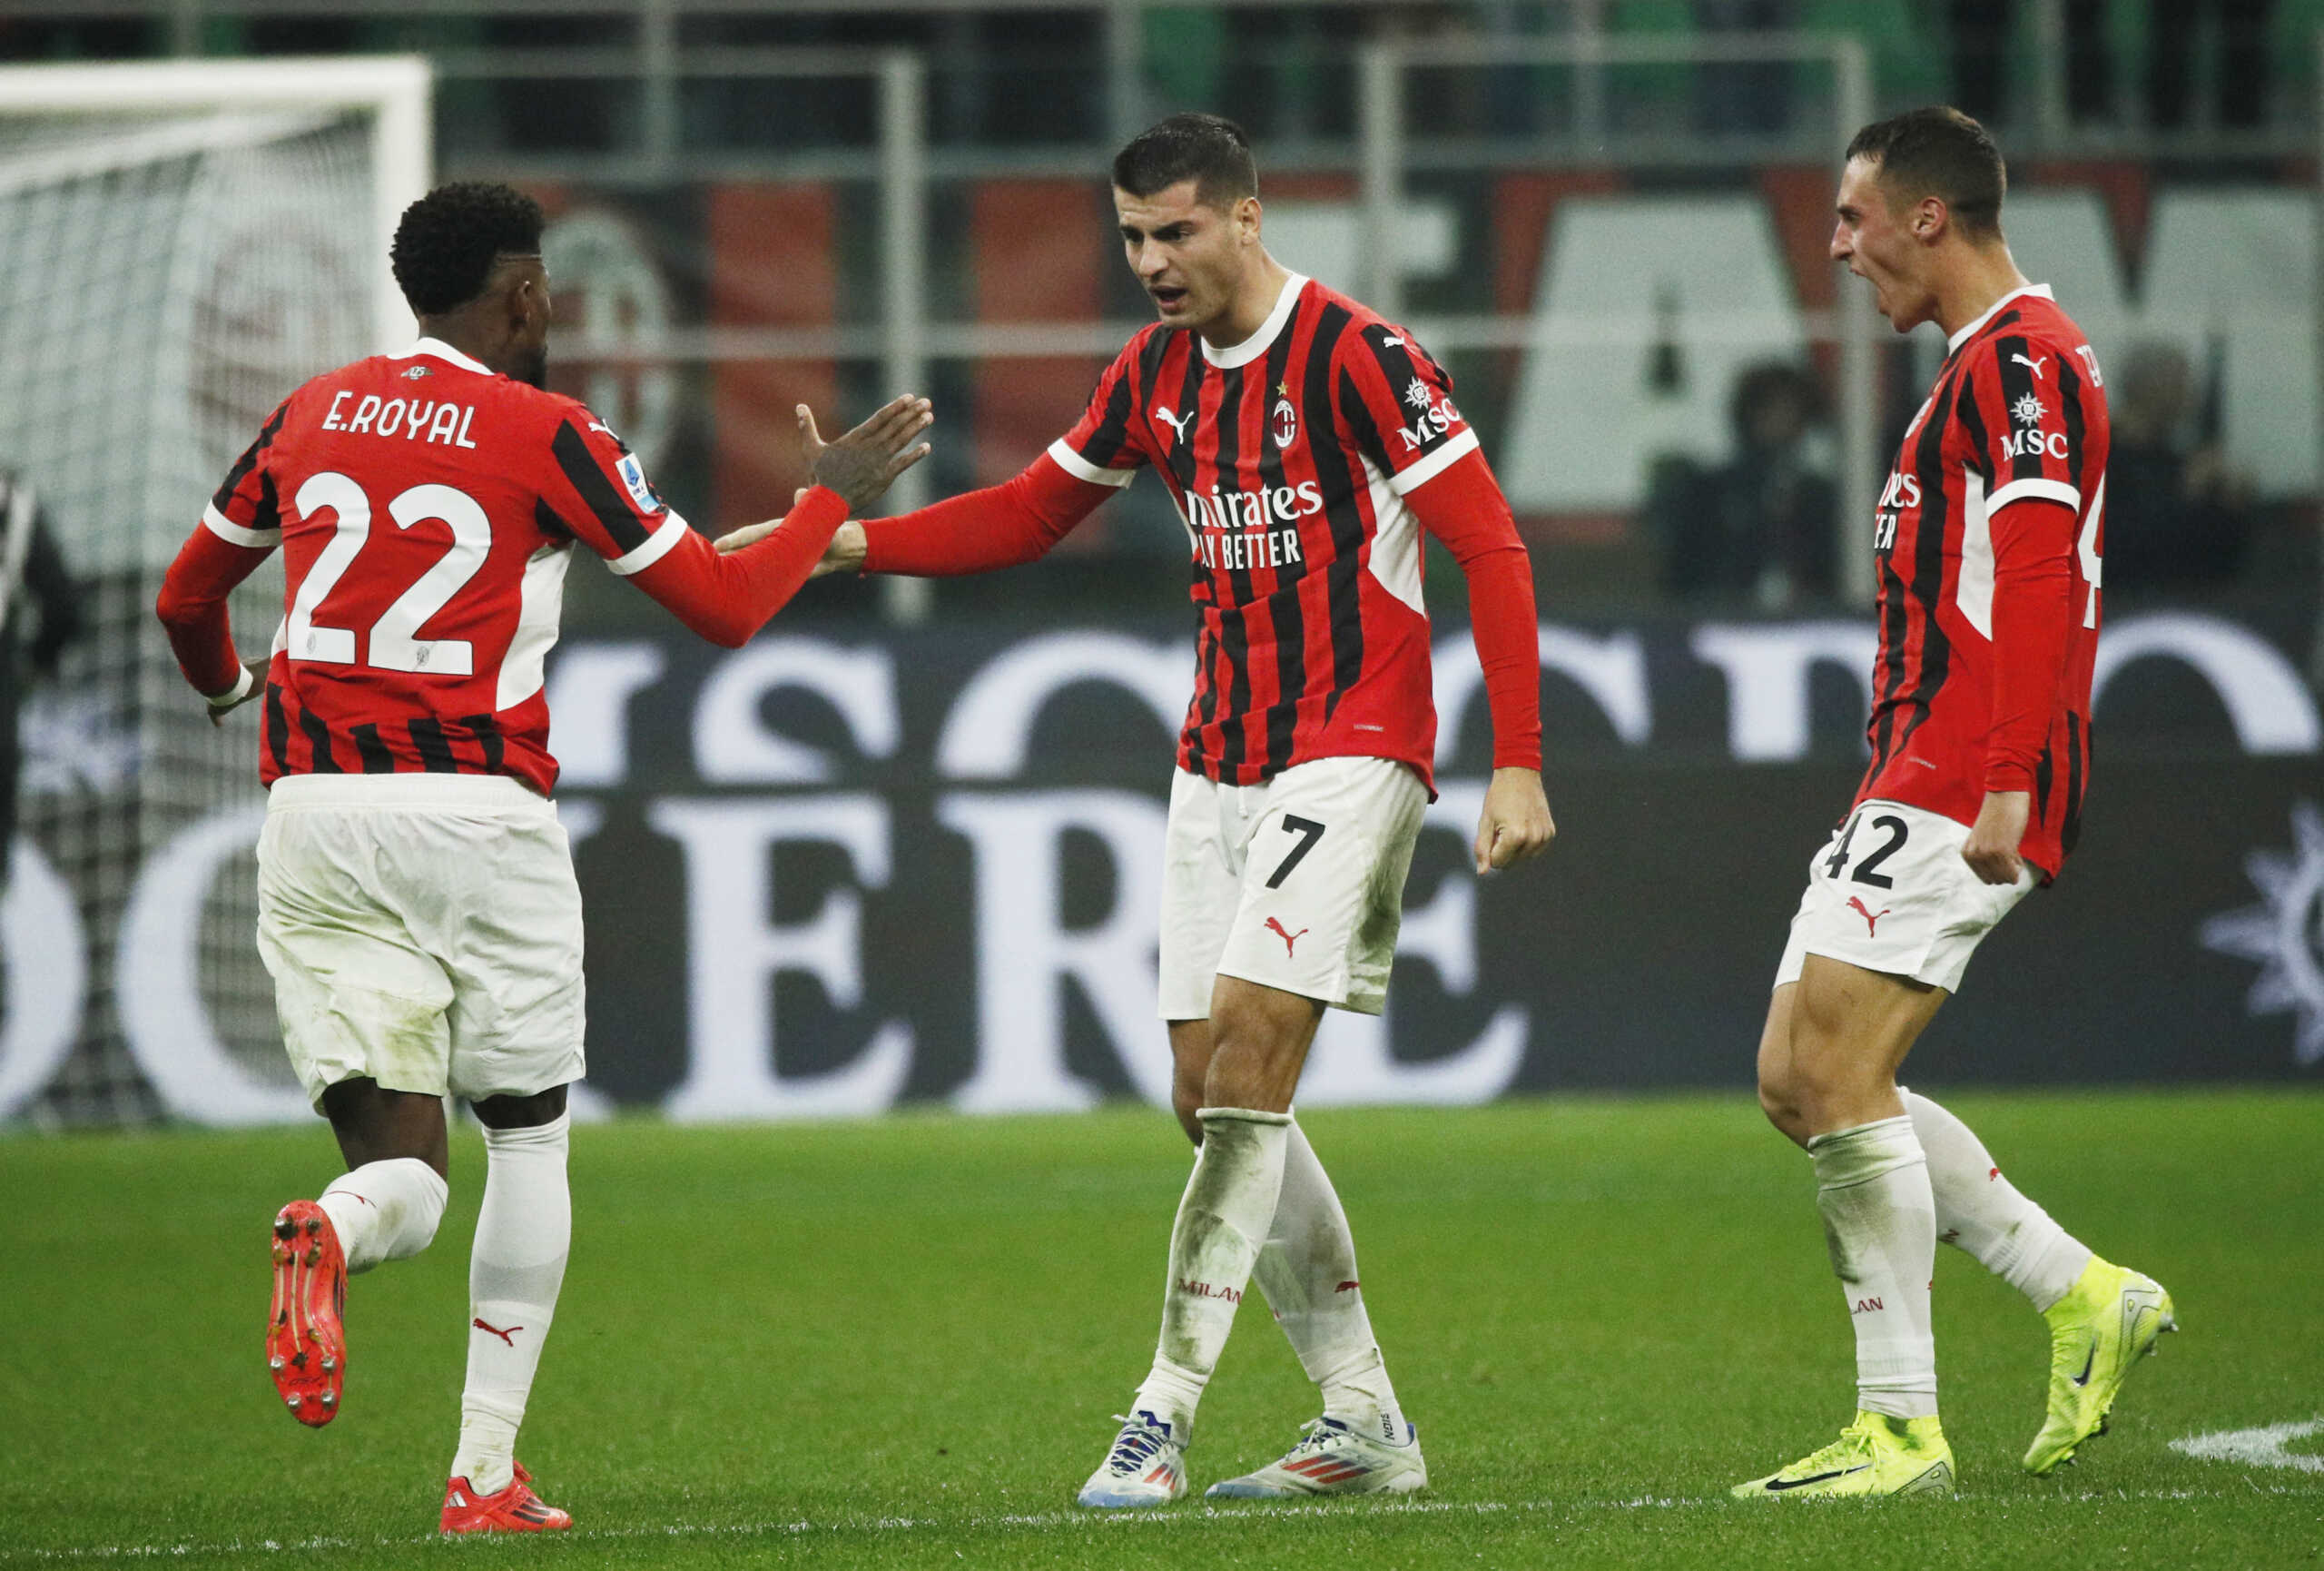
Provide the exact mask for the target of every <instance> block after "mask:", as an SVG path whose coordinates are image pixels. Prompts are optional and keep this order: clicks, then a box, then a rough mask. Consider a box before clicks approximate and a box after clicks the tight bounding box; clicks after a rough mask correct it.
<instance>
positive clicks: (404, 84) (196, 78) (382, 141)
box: [0, 54, 435, 369]
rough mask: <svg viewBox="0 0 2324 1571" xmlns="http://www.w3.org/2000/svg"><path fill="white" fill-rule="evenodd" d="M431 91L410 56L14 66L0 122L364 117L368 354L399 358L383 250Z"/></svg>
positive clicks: (394, 300) (417, 188)
mask: <svg viewBox="0 0 2324 1571" xmlns="http://www.w3.org/2000/svg"><path fill="white" fill-rule="evenodd" d="M433 92H434V76H433V73H432V72H431V71H430V69H429V67H428V59H427V57H426V56H425V55H419V54H386V55H371V56H356V57H331V58H313V59H309V58H299V59H287V58H286V59H280V60H166V61H154V62H138V63H133V64H119V65H78V64H72V65H19V66H10V67H7V68H5V69H0V118H7V117H15V116H24V115H42V116H66V115H89V116H92V117H106V118H114V119H126V118H135V117H143V116H157V117H158V116H164V115H171V114H187V113H231V112H234V111H241V112H246V113H264V112H268V111H274V112H288V113H297V112H300V111H309V112H313V111H323V112H344V111H347V110H350V109H352V110H357V111H364V112H368V114H369V124H370V140H371V149H370V166H371V179H372V203H371V208H372V221H373V239H374V241H375V243H374V245H373V246H372V254H373V255H374V256H375V257H377V259H378V265H377V270H376V275H375V276H374V277H373V279H372V280H371V287H372V295H373V308H372V309H373V324H374V325H373V332H374V334H375V341H374V342H373V343H372V344H371V345H370V346H369V347H371V348H373V349H379V350H386V349H401V348H402V347H403V346H404V341H405V340H407V339H409V337H410V336H411V311H410V308H409V307H408V306H406V305H405V304H404V301H403V296H402V294H401V293H400V292H399V291H397V289H396V285H395V280H394V278H393V277H392V276H390V275H389V272H388V242H389V241H390V240H391V239H393V238H394V236H395V232H396V220H397V219H398V218H399V217H400V216H401V215H402V213H403V210H404V209H405V208H406V207H408V206H409V205H410V204H411V203H414V202H417V201H418V200H419V198H420V197H422V196H424V195H426V194H427V193H428V178H429V173H430V172H431V171H432V170H433V169H434V168H435V143H434V127H433V125H432V124H430V120H429V109H430V104H431V102H432V97H433ZM318 369H320V368H318Z"/></svg>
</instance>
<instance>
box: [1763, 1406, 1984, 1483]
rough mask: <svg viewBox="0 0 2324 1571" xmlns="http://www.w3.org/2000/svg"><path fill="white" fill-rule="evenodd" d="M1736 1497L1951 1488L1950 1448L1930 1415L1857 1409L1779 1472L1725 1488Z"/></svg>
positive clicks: (1951, 1451)
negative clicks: (1836, 1433)
mask: <svg viewBox="0 0 2324 1571" xmlns="http://www.w3.org/2000/svg"><path fill="white" fill-rule="evenodd" d="M1952 1493H1953V1447H1951V1446H1949V1445H1947V1444H1945V1430H1944V1428H1942V1427H1940V1426H1939V1425H1938V1423H1937V1421H1936V1420H1935V1418H1890V1417H1889V1416H1888V1415H1887V1414H1886V1413H1858V1414H1857V1415H1856V1422H1854V1423H1853V1424H1850V1425H1849V1426H1848V1427H1847V1428H1845V1429H1842V1430H1841V1431H1840V1438H1838V1439H1837V1440H1835V1441H1833V1442H1832V1443H1831V1444H1830V1445H1828V1446H1827V1447H1824V1448H1823V1449H1822V1450H1820V1451H1811V1452H1810V1453H1808V1454H1807V1456H1805V1457H1801V1458H1800V1459H1799V1460H1798V1461H1797V1462H1794V1463H1793V1464H1792V1465H1791V1466H1790V1467H1786V1468H1784V1469H1782V1470H1781V1471H1780V1472H1775V1473H1770V1474H1768V1476H1767V1477H1764V1478H1754V1479H1752V1480H1751V1481H1750V1482H1749V1483H1748V1484H1738V1485H1736V1486H1735V1487H1734V1488H1732V1489H1729V1490H1728V1494H1730V1495H1732V1496H1734V1497H1736V1498H1737V1499H1738V1500H1781V1499H1789V1498H1799V1497H1808V1496H1820V1497H1824V1498H1827V1499H1830V1498H1834V1497H1841V1496H1856V1497H1877V1496H1884V1495H1950V1494H1952Z"/></svg>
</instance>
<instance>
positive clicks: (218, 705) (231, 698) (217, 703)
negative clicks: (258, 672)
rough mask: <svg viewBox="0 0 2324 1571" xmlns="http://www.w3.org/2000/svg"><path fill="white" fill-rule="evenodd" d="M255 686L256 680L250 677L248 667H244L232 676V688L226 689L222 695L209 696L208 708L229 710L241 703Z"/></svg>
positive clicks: (256, 684)
mask: <svg viewBox="0 0 2324 1571" xmlns="http://www.w3.org/2000/svg"><path fill="white" fill-rule="evenodd" d="M257 686H258V678H257V677H253V676H251V668H250V667H248V666H244V667H242V668H241V670H240V671H238V672H236V673H235V674H234V685H233V686H232V687H229V688H227V689H226V690H225V691H224V692H222V693H217V694H213V695H212V696H211V698H210V706H211V707H212V708H213V709H228V708H231V707H232V706H235V705H236V704H239V703H241V701H242V700H243V699H244V698H245V697H249V696H250V690H251V688H252V687H257Z"/></svg>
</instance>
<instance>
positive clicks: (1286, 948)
mask: <svg viewBox="0 0 2324 1571" xmlns="http://www.w3.org/2000/svg"><path fill="white" fill-rule="evenodd" d="M1267 931H1268V932H1269V933H1272V934H1275V936H1276V937H1277V938H1280V939H1282V940H1283V954H1284V958H1285V959H1286V960H1288V959H1290V958H1291V957H1292V954H1293V953H1294V951H1293V948H1292V946H1293V945H1294V944H1297V943H1298V942H1299V941H1300V940H1301V939H1303V938H1305V937H1306V936H1307V934H1308V929H1306V928H1305V927H1303V928H1301V929H1300V930H1299V931H1298V932H1296V933H1292V932H1289V931H1287V930H1286V929H1285V927H1284V925H1283V924H1282V923H1280V922H1277V921H1276V920H1275V918H1274V917H1272V916H1270V917H1268V918H1267Z"/></svg>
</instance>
